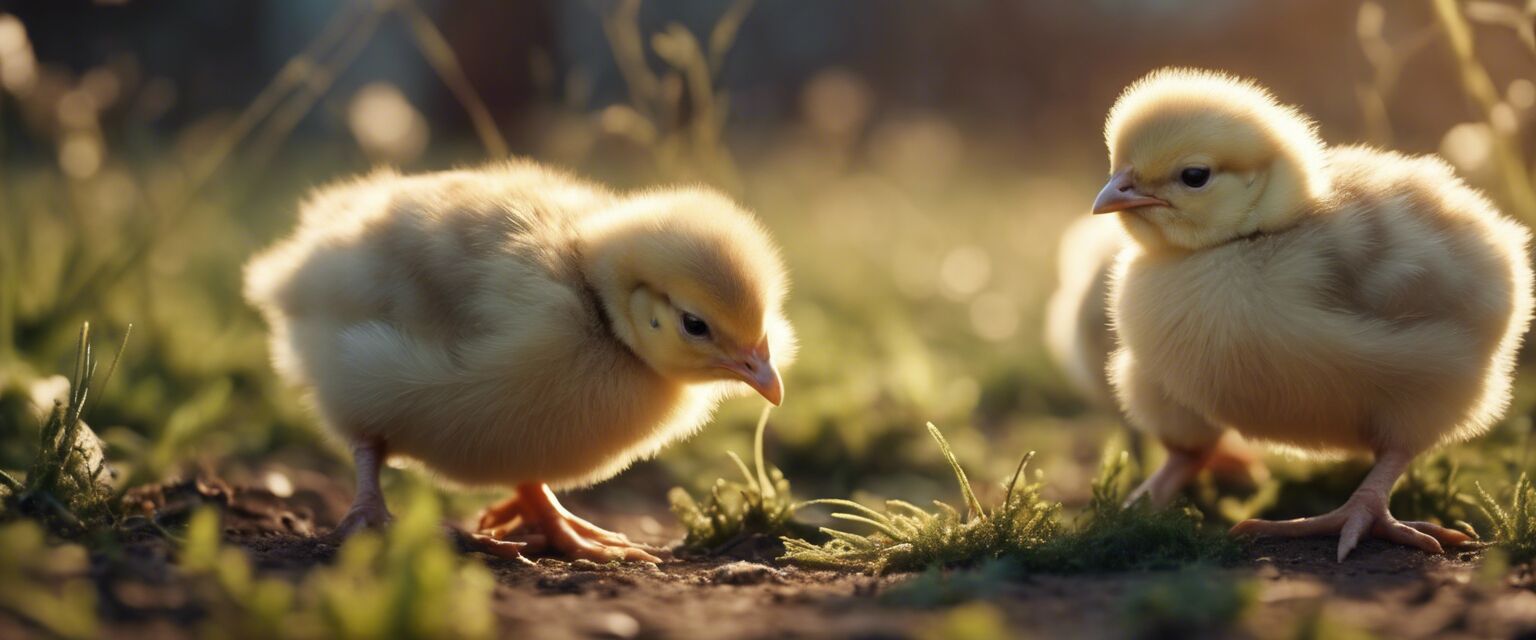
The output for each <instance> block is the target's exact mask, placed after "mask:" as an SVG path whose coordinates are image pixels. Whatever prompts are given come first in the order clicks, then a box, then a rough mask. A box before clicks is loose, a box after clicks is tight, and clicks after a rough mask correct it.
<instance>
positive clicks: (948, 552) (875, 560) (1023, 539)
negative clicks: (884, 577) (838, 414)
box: [783, 422, 1061, 573]
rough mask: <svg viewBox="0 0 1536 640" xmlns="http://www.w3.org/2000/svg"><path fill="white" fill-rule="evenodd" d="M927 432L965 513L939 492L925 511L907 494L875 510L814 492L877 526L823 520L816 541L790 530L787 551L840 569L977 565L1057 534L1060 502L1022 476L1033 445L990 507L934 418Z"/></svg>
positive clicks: (843, 516) (842, 516)
mask: <svg viewBox="0 0 1536 640" xmlns="http://www.w3.org/2000/svg"><path fill="white" fill-rule="evenodd" d="M928 433H929V435H931V436H933V439H934V441H936V442H938V444H939V451H940V452H941V453H943V455H944V459H945V460H947V461H948V462H949V466H950V469H952V470H953V471H954V473H955V481H956V482H957V483H958V484H959V485H960V493H961V495H962V496H963V497H964V499H965V509H966V512H967V513H965V514H961V512H960V510H959V509H956V508H955V507H953V506H951V505H950V504H948V503H945V502H943V501H939V500H935V501H934V506H936V507H937V508H938V511H937V512H932V513H930V512H928V511H925V510H923V509H922V508H921V507H918V506H917V505H914V504H912V503H910V502H906V501H903V500H887V501H886V503H885V510H884V511H883V512H882V511H877V510H875V509H871V508H869V507H866V506H864V505H861V504H859V503H857V502H854V501H852V500H839V499H827V500H816V501H813V502H812V503H811V504H827V505H832V506H836V507H842V508H844V509H847V511H845V512H837V513H833V514H832V517H833V518H836V519H839V520H846V521H849V522H856V523H859V524H863V525H868V526H869V527H872V528H873V529H874V532H872V533H870V534H867V535H860V534H857V533H852V532H848V531H840V530H837V529H832V528H828V527H823V528H822V529H821V531H822V532H823V533H825V534H827V535H828V536H831V540H829V541H827V542H826V543H825V544H821V545H816V544H812V543H810V542H807V541H805V540H800V539H793V538H785V539H784V545H785V549H786V550H785V554H784V557H783V559H784V560H787V561H790V562H797V563H801V564H806V565H811V566H821V567H828V568H836V569H853V570H867V571H870V572H873V573H883V572H886V571H914V570H918V569H923V568H925V567H932V566H962V565H975V564H979V563H981V562H983V561H985V560H989V559H993V558H999V557H1005V556H1018V555H1023V554H1026V553H1028V552H1029V551H1031V550H1033V549H1035V548H1037V547H1040V546H1041V545H1043V544H1045V543H1046V542H1047V541H1049V540H1051V539H1053V538H1056V537H1057V536H1059V535H1060V530H1059V528H1058V525H1057V523H1056V514H1057V512H1058V511H1060V509H1061V505H1060V504H1057V503H1052V502H1047V501H1046V500H1044V499H1043V498H1041V497H1040V489H1041V486H1042V485H1041V484H1040V483H1038V482H1025V483H1023V484H1022V485H1021V484H1020V480H1021V479H1023V477H1024V469H1025V467H1026V466H1028V464H1029V461H1030V459H1031V458H1033V457H1034V453H1033V452H1031V453H1029V454H1027V455H1025V456H1024V458H1023V459H1022V460H1020V461H1019V466H1018V469H1017V470H1015V471H1014V474H1013V478H1012V479H1010V480H1009V481H1008V483H1007V485H1006V489H1007V491H1006V495H1005V496H1004V497H1003V502H1002V504H1001V505H1000V506H999V507H998V508H996V509H993V510H991V511H988V510H986V509H984V508H983V507H982V505H981V502H980V501H979V500H977V499H976V494H975V493H974V492H972V491H971V486H970V481H969V480H968V479H967V478H966V476H965V470H964V469H962V468H961V467H960V462H959V461H958V460H956V459H955V453H954V451H953V450H951V449H950V447H949V442H948V441H947V440H945V439H944V434H942V433H940V432H939V428H938V427H936V426H934V425H933V423H931V422H930V423H928Z"/></svg>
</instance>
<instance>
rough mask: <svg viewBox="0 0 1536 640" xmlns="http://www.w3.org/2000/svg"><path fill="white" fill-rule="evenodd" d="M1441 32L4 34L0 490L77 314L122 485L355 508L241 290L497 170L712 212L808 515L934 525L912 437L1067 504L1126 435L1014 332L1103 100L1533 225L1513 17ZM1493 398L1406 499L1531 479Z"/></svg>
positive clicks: (705, 27)
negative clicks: (305, 231) (776, 335)
mask: <svg viewBox="0 0 1536 640" xmlns="http://www.w3.org/2000/svg"><path fill="white" fill-rule="evenodd" d="M1442 5H1449V6H1451V7H1453V8H1454V9H1455V11H1456V14H1457V15H1458V16H1460V17H1461V18H1462V19H1466V20H1469V21H1470V25H1471V26H1470V31H1466V32H1462V31H1458V30H1457V27H1456V26H1455V25H1454V24H1452V25H1451V26H1447V22H1446V20H1445V18H1444V16H1443V15H1441V16H1437V14H1436V10H1435V5H1434V3H1432V2H1394V3H1389V4H1386V5H1378V4H1376V3H1373V2H1366V3H1354V2H1338V1H1336V0H1294V1H1290V2H1268V1H1265V0H1233V1H1230V2H1222V3H1209V2H1195V1H1191V0H1148V1H1144V2H1135V1H1131V0H1091V1H1083V2H1071V3H1068V2H1046V1H1042V2H1008V1H1002V0H995V1H985V0H956V1H950V2H922V1H917V0H844V1H840V2H825V1H822V0H760V1H759V2H755V3H754V2H742V1H737V2H724V1H706V0H674V1H653V2H645V3H639V2H633V1H627V0H618V1H607V0H602V1H600V0H592V1H589V2H559V1H556V0H542V1H527V2H497V1H494V0H438V1H429V0H417V1H411V0H378V1H373V0H364V1H357V2H316V1H312V0H265V1H249V2H208V1H206V0H162V1H154V2H150V1H139V0H120V1H100V2H96V3H89V2H83V1H57V0H52V1H49V0H37V1H26V0H23V1H20V2H9V3H0V389H3V398H0V468H3V469H21V468H24V467H25V466H26V465H27V463H28V461H29V456H31V455H32V451H33V449H34V446H35V445H34V442H35V437H36V436H35V433H36V429H37V418H36V415H35V410H34V408H33V405H37V404H40V405H43V406H46V405H47V404H48V403H49V401H50V399H51V398H52V397H56V396H57V395H58V394H59V393H60V384H59V383H60V381H59V380H58V379H57V378H51V377H50V376H53V375H55V374H59V373H67V372H68V370H69V366H70V363H71V362H72V360H73V357H74V339H75V337H76V335H77V333H78V330H79V326H80V323H81V322H83V321H87V320H88V321H91V322H92V323H93V330H94V334H95V336H96V340H97V343H98V348H100V349H104V350H105V351H104V352H110V351H111V348H112V347H115V344H116V343H115V339H116V338H115V337H114V336H117V335H121V333H122V331H123V330H124V329H125V327H126V326H127V325H128V324H129V323H132V324H133V325H134V327H135V328H134V333H133V336H132V339H131V340H130V342H129V344H128V347H127V351H126V355H125V356H124V360H123V365H122V367H121V369H120V370H119V371H118V372H117V374H116V376H115V377H114V379H113V380H112V381H111V382H110V385H109V386H107V387H106V388H101V389H94V390H93V391H92V393H93V394H96V400H95V401H96V402H99V403H100V404H99V405H98V406H97V408H96V409H95V412H94V414H92V415H91V416H90V423H91V424H92V426H93V427H94V428H95V429H96V431H97V432H99V433H100V434H101V435H102V437H103V438H104V439H105V440H106V442H107V443H108V450H107V453H108V456H109V458H111V459H112V460H114V461H116V463H117V464H118V465H119V466H120V467H121V468H120V469H119V473H120V474H121V473H136V474H138V475H137V476H136V477H139V478H158V477H163V476H165V475H168V474H173V473H185V472H190V471H193V470H198V469H203V470H210V471H213V472H216V473H218V474H221V475H224V476H225V477H227V478H229V479H231V480H232V481H236V482H257V483H267V485H268V486H269V487H272V486H277V485H279V484H281V483H282V482H293V483H299V484H304V483H315V482H323V481H324V480H325V478H326V477H327V476H329V477H347V475H348V474H347V469H348V465H347V461H346V459H345V457H344V456H342V455H339V451H338V450H337V449H336V448H335V447H334V446H333V445H332V444H330V443H329V442H327V441H326V440H325V438H324V437H322V436H320V435H319V433H320V431H319V430H318V429H317V428H316V427H317V425H316V424H315V420H314V419H313V418H312V417H311V416H310V414H308V413H307V412H306V411H305V410H304V408H303V405H302V402H301V400H300V398H299V397H298V396H297V395H296V394H295V393H293V392H291V391H289V390H287V389H284V388H283V387H282V386H281V385H280V384H279V383H278V382H277V381H276V380H275V378H274V377H273V375H272V373H271V372H270V369H269V367H268V365H267V354H266V347H265V334H264V327H263V325H262V323H261V321H260V320H259V318H258V317H257V316H256V314H255V313H254V312H253V311H252V310H251V309H250V308H248V307H247V306H246V305H245V303H244V302H243V301H242V299H241V296H240V279H241V278H240V269H241V265H242V264H243V263H244V261H245V260H246V259H247V258H248V257H249V256H250V255H251V254H252V253H253V252H255V251H257V250H259V249H260V248H262V247H263V246H265V245H267V244H268V243H270V242H272V241H273V240H274V239H276V238H277V237H278V236H279V235H281V234H283V233H285V232H286V231H287V230H288V229H289V228H290V226H291V225H292V223H293V221H294V217H295V214H296V208H297V203H298V201H299V200H300V198H302V197H303V195H304V194H305V192H306V191H307V190H309V189H311V188H313V187H315V186H317V185H322V184H325V183H327V182H329V181H332V180H335V179H338V178H341V177H344V176H348V175H352V174H355V173H358V172H361V171H366V170H367V169H368V168H369V167H371V166H375V165H380V164H389V165H394V166H398V167H401V168H403V169H405V170H409V171H424V170H432V169H440V168H447V167H453V166H462V165H472V164H475V163H478V162H482V161H485V160H486V159H488V158H492V157H498V156H504V155H507V154H509V153H511V154H518V155H525V156H529V157H532V158H536V159H538V160H541V161H544V162H549V163H553V164H557V165H561V166H565V167H569V168H571V169H573V170H575V171H577V172H579V173H582V174H585V175H590V176H592V177H595V178H597V179H600V180H603V181H605V182H609V183H611V184H614V185H617V186H621V187H630V186H642V185H648V184H656V183H664V182H674V181H703V182H707V183H710V184H713V185H715V186H717V187H719V188H721V189H724V190H726V191H728V192H729V193H731V194H732V195H733V196H735V197H737V198H739V199H740V200H742V201H743V202H745V203H747V204H748V205H749V206H750V207H751V208H753V209H754V210H755V211H756V212H757V213H758V214H759V215H760V216H761V217H762V219H763V220H764V221H765V222H766V224H767V225H768V226H769V227H770V228H771V229H772V231H773V232H774V233H775V235H776V236H777V238H778V239H779V241H780V242H781V244H782V245H783V246H784V249H785V256H786V259H787V262H788V264H789V267H790V270H791V274H792V278H793V280H794V283H795V287H794V294H793V297H792V300H791V303H790V310H789V314H790V317H791V319H792V321H793V322H794V323H795V324H796V326H797V328H798V331H799V334H800V337H801V341H802V349H801V353H802V356H801V359H800V361H799V362H798V363H797V364H796V365H795V366H794V368H793V369H792V370H790V371H789V372H788V375H787V393H786V399H787V401H786V403H785V405H784V406H783V407H782V408H781V409H780V410H778V411H776V412H775V413H774V416H773V420H772V426H771V430H770V432H769V446H768V457H769V459H770V460H772V461H773V462H775V463H776V464H777V465H779V466H780V467H782V468H783V470H784V471H785V474H786V475H787V476H788V477H789V478H790V480H791V481H792V482H793V483H794V484H795V488H796V491H797V492H798V493H800V494H802V495H804V496H816V495H848V494H849V493H850V492H855V491H863V492H871V493H874V494H884V495H892V494H898V493H899V494H901V495H903V496H906V497H908V498H909V499H913V500H914V501H919V500H918V499H920V498H923V497H924V496H929V497H932V496H940V495H948V493H949V492H951V491H953V487H952V484H951V479H950V476H949V472H948V471H947V468H946V467H945V466H944V465H945V463H944V462H943V460H942V458H941V457H940V456H939V453H938V451H937V450H935V449H934V447H933V446H932V443H931V442H930V441H929V440H928V438H927V436H926V433H925V432H924V430H923V428H922V425H923V423H924V422H925V421H929V420H931V421H933V422H935V423H937V424H938V425H940V426H941V427H942V428H943V429H944V430H945V433H946V435H947V436H948V437H949V439H950V440H951V442H952V443H953V444H954V446H955V449H956V452H957V454H958V455H959V457H960V459H961V460H962V462H964V463H965V464H966V465H967V467H968V468H970V469H971V475H972V477H973V478H975V479H976V480H978V481H984V482H987V483H990V482H991V481H992V480H994V479H1001V478H1003V477H1004V476H1005V475H1006V474H1007V473H1008V472H1010V471H1011V470H1012V468H1013V465H1015V464H1016V463H1017V461H1018V458H1019V456H1020V455H1021V454H1022V453H1023V452H1025V451H1027V450H1038V451H1040V452H1041V455H1040V457H1039V458H1038V459H1037V460H1038V464H1039V465H1040V467H1042V468H1043V469H1044V470H1045V473H1046V476H1047V477H1048V478H1050V484H1049V485H1048V488H1047V491H1048V492H1050V493H1051V496H1050V497H1052V498H1055V499H1064V500H1067V501H1068V502H1081V501H1082V500H1084V499H1085V498H1086V496H1087V491H1088V483H1089V479H1090V478H1091V477H1092V475H1093V473H1094V469H1095V468H1096V466H1097V464H1098V461H1099V459H1100V457H1101V454H1102V452H1103V451H1104V449H1105V447H1106V443H1107V442H1110V441H1111V439H1112V438H1116V437H1117V436H1116V434H1117V433H1118V429H1119V426H1118V419H1117V418H1116V417H1115V416H1114V415H1112V414H1109V413H1105V412H1103V411H1101V410H1097V409H1094V408H1092V407H1091V406H1090V405H1089V404H1088V403H1087V402H1086V401H1085V400H1084V399H1082V398H1080V397H1078V396H1077V395H1076V394H1075V393H1074V392H1073V391H1072V389H1071V387H1070V386H1069V385H1068V384H1067V383H1066V381H1065V379H1064V378H1063V377H1062V376H1061V375H1060V374H1059V373H1058V372H1057V371H1056V370H1055V367H1054V366H1053V365H1052V364H1051V362H1050V361H1049V360H1048V358H1047V357H1046V355H1045V351H1044V348H1043V346H1042V344H1041V339H1040V335H1041V333H1042V323H1043V317H1044V311H1043V307H1044V302H1045V299H1046V297H1047V296H1048V295H1049V294H1050V292H1051V290H1052V288H1053V287H1054V285H1055V252H1056V242H1057V240H1058V238H1059V236H1060V233H1061V232H1062V230H1063V229H1065V228H1066V226H1067V225H1068V224H1070V223H1071V222H1072V221H1073V220H1074V219H1076V218H1077V217H1079V216H1082V215H1085V213H1086V208H1087V205H1088V203H1089V202H1091V200H1092V198H1093V196H1094V194H1095V193H1096V192H1097V189H1098V187H1099V185H1100V183H1101V182H1102V179H1103V176H1104V173H1105V164H1106V163H1105V160H1104V150H1103V143H1102V136H1101V127H1102V118H1103V115H1104V113H1105V111H1106V110H1107V109H1108V107H1109V106H1110V104H1111V103H1112V102H1113V100H1114V98H1115V96H1116V95H1117V93H1118V92H1119V91H1120V90H1121V88H1123V87H1124V86H1125V85H1126V84H1127V83H1129V82H1131V81H1132V80H1134V79H1136V78H1138V77H1140V76H1141V75H1143V74H1145V73H1146V72H1148V71H1150V70H1151V69H1154V68H1156V67H1159V66H1164V65H1186V66H1199V67H1209V68H1218V69H1224V70H1228V71H1231V72H1233V73H1236V74H1240V75H1246V76H1251V77H1254V78H1256V79H1258V80H1259V81H1261V82H1262V83H1264V84H1266V85H1268V86H1270V87H1271V88H1273V89H1274V91H1275V92H1276V93H1277V94H1278V95H1279V96H1280V97H1281V99H1283V100H1285V101H1288V102H1292V103H1295V104H1297V105H1299V106H1300V107H1301V108H1302V109H1303V110H1305V111H1307V112H1308V113H1310V114H1312V115H1313V116H1314V117H1316V118H1317V119H1318V121H1319V124H1320V127H1321V130H1322V132H1323V135H1324V136H1325V138H1326V139H1328V140H1329V141H1331V142H1334V143H1351V142H1372V143H1377V144H1382V145H1387V146H1391V147H1393V148H1397V149H1400V150H1403V151H1407V152H1414V153H1436V152H1440V153H1443V154H1444V155H1445V156H1446V157H1447V159H1449V160H1450V161H1452V162H1453V163H1454V164H1455V165H1456V166H1457V167H1458V169H1459V170H1460V171H1461V172H1462V173H1463V175H1464V176H1466V177H1467V179H1468V180H1470V181H1472V182H1473V183H1475V184H1477V185H1478V186H1480V187H1483V188H1485V189H1487V190H1488V191H1489V192H1490V194H1491V195H1492V196H1493V197H1494V198H1495V199H1496V200H1498V201H1499V202H1500V203H1501V204H1502V205H1503V206H1505V207H1506V210H1507V211H1508V212H1509V213H1511V214H1512V215H1519V216H1523V217H1525V219H1527V220H1533V219H1536V218H1533V217H1532V216H1536V210H1533V204H1532V203H1533V202H1536V200H1533V199H1532V197H1531V173H1530V170H1529V167H1528V166H1527V165H1526V161H1525V159H1524V155H1526V154H1528V153H1530V152H1531V150H1532V149H1533V148H1536V127H1532V126H1530V125H1531V123H1532V119H1533V116H1536V109H1533V105H1536V85H1533V83H1532V81H1531V79H1532V78H1536V38H1533V37H1532V35H1531V29H1530V26H1531V20H1530V19H1529V16H1528V14H1526V13H1524V12H1525V9H1524V8H1523V6H1521V5H1520V4H1518V3H1514V2H1492V1H1489V2H1468V3H1456V2H1447V3H1442ZM1461 33H1467V34H1470V36H1471V39H1466V40H1465V41H1466V43H1467V46H1466V47H1461V46H1460V43H1461V42H1462V41H1463V40H1464V39H1462V38H1461V36H1455V37H1452V36H1448V35H1447V34H1461ZM1522 378H1523V380H1524V381H1525V384H1522V385H1521V391H1520V393H1519V398H1518V399H1517V402H1516V404H1515V406H1514V408H1513V410H1512V411H1511V413H1510V416H1511V417H1510V418H1509V419H1508V420H1506V421H1505V423H1504V424H1502V425H1501V426H1500V427H1499V428H1498V429H1497V430H1496V431H1495V433H1494V434H1492V435H1490V436H1489V437H1488V438H1485V439H1484V440H1482V441H1479V442H1474V443H1471V444H1467V445H1462V446H1459V447H1456V448H1453V449H1452V450H1451V451H1449V452H1448V453H1447V454H1446V456H1447V457H1445V458H1442V459H1440V460H1438V461H1437V460H1430V461H1428V462H1426V465H1438V466H1432V468H1431V470H1430V471H1428V472H1426V473H1439V474H1440V475H1441V476H1443V475H1444V473H1445V470H1446V469H1449V468H1450V467H1451V466H1460V467H1461V468H1464V469H1465V470H1466V473H1468V474H1471V475H1472V476H1473V477H1476V476H1477V475H1478V474H1485V475H1489V476H1493V475H1497V476H1499V477H1501V478H1505V479H1503V480H1501V481H1500V482H1499V483H1497V485H1496V486H1504V485H1505V484H1507V482H1508V480H1507V477H1508V473H1509V472H1510V471H1511V470H1512V469H1514V468H1524V466H1525V462H1526V448H1525V443H1526V441H1527V436H1528V432H1529V430H1530V421H1529V419H1528V418H1527V417H1525V416H1526V414H1527V413H1528V412H1529V410H1530V406H1531V404H1532V401H1533V398H1536V394H1533V391H1536V387H1533V385H1532V384H1531V376H1530V375H1529V371H1527V372H1525V374H1523V376H1522ZM758 408H759V406H758V403H755V402H751V401H746V400H738V401H734V402H732V403H729V404H728V405H727V406H726V407H725V408H724V409H723V411H722V412H721V413H720V415H719V417H718V419H717V420H716V423H715V424H714V425H712V426H711V427H710V428H709V429H707V430H706V431H705V432H704V433H702V434H701V435H699V436H698V437H695V438H694V439H692V440H690V441H687V442H685V443H682V444H681V445H679V446H676V447H674V448H672V449H670V450H668V451H667V452H665V453H663V454H662V456H661V457H660V458H659V459H658V460H657V461H654V462H647V463H642V464H640V465H639V466H638V467H637V468H636V469H633V470H631V471H629V472H627V473H626V474H625V475H623V476H620V477H619V478H618V479H616V480H614V481H611V482H609V483H607V484H605V485H602V486H600V487H597V488H596V489H594V490H592V492H590V493H588V494H587V496H586V498H587V499H591V500H601V501H607V502H609V503H611V504H621V505H626V506H624V507H622V508H628V509H634V510H640V511H643V510H656V509H660V508H662V506H663V505H664V493H665V491H664V489H665V488H666V487H667V486H670V485H675V484H680V485H684V486H689V487H700V486H705V485H707V484H708V483H710V482H712V481H713V479H714V478H715V477H717V476H718V475H721V474H725V473H729V472H730V470H731V468H732V467H731V466H730V462H729V461H728V460H727V459H726V458H725V457H724V455H723V451H724V450H727V449H730V450H735V451H738V452H742V453H746V452H748V451H750V444H749V441H750V438H751V425H752V423H753V420H754V418H755V416H756V412H757V410H758ZM1277 464H1278V466H1279V468H1280V471H1281V473H1280V477H1281V478H1282V480H1286V481H1287V482H1292V483H1301V482H1312V485H1307V486H1318V487H1321V486H1328V487H1331V486H1332V485H1333V484H1337V485H1339V486H1338V488H1337V489H1332V490H1333V491H1336V492H1347V491H1348V490H1349V489H1350V488H1352V484H1351V483H1350V482H1349V481H1348V480H1347V479H1346V480H1340V481H1332V480H1329V479H1328V478H1318V477H1315V476H1314V475H1313V473H1314V471H1315V470H1318V469H1323V468H1328V469H1332V467H1329V466H1328V465H1322V466H1318V465H1313V464H1308V463H1299V462H1287V461H1280V462H1278V463H1277ZM1349 469H1353V470H1351V471H1346V472H1344V473H1345V474H1346V475H1347V474H1348V473H1356V472H1357V471H1358V468H1357V467H1349ZM1434 469H1439V470H1440V471H1438V472H1435V471H1434ZM1329 473H1333V471H1329ZM1292 493H1296V492H1295V491H1293V492H1292ZM1313 493H1316V492H1313ZM1284 494H1285V491H1284V489H1283V488H1273V487H1272V488H1271V490H1270V494H1269V496H1268V498H1267V499H1269V500H1270V501H1271V502H1272V503H1273V502H1275V501H1280V502H1283V500H1282V498H1277V497H1276V496H1277V495H1279V496H1283V495H1284ZM1327 495H1329V494H1327V493H1326V492H1324V497H1321V498H1318V497H1309V498H1308V499H1311V500H1320V501H1322V503H1323V505H1324V506H1326V507H1331V506H1332V504H1329V502H1328V501H1329V498H1327V497H1326V496H1327ZM1336 495H1342V494H1336ZM636 505H638V506H636ZM460 508H461V509H467V508H468V507H467V503H465V506H461V507H460ZM1297 508H1298V509H1300V507H1297Z"/></svg>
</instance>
